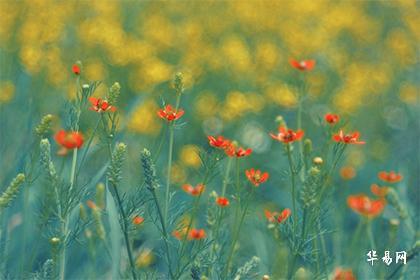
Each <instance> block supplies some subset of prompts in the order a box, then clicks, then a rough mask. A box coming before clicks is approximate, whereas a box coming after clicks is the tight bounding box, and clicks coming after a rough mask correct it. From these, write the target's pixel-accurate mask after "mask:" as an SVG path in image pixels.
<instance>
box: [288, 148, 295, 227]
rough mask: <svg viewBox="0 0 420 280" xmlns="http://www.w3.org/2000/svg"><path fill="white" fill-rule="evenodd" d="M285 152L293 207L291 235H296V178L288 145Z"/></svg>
mask: <svg viewBox="0 0 420 280" xmlns="http://www.w3.org/2000/svg"><path fill="white" fill-rule="evenodd" d="M286 150H287V159H288V160H289V168H290V178H291V183H292V207H293V213H292V217H293V233H294V234H295V233H296V223H297V220H296V219H297V212H296V178H295V170H294V166H293V159H292V152H291V149H290V143H287V144H286Z"/></svg>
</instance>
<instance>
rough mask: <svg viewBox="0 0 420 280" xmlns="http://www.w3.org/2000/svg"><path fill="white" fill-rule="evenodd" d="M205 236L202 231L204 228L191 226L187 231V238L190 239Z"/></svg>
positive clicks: (198, 238)
mask: <svg viewBox="0 0 420 280" xmlns="http://www.w3.org/2000/svg"><path fill="white" fill-rule="evenodd" d="M205 237H206V232H205V231H204V229H196V228H193V229H191V231H190V232H189V233H188V239H190V240H192V239H195V240H200V239H203V238H205Z"/></svg>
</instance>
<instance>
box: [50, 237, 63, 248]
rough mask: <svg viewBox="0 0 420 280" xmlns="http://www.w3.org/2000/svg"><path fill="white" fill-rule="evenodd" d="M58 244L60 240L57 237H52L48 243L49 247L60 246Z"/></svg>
mask: <svg viewBox="0 0 420 280" xmlns="http://www.w3.org/2000/svg"><path fill="white" fill-rule="evenodd" d="M60 242H61V240H60V238H58V237H52V238H51V239H50V243H51V245H53V246H56V245H58V244H60Z"/></svg>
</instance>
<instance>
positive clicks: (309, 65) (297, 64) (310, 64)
mask: <svg viewBox="0 0 420 280" xmlns="http://www.w3.org/2000/svg"><path fill="white" fill-rule="evenodd" d="M289 62H290V65H291V66H292V67H293V68H296V69H298V70H300V71H310V70H312V69H313V68H314V67H315V64H316V62H315V60H313V59H309V60H301V61H297V60H295V59H291V60H290V61H289Z"/></svg>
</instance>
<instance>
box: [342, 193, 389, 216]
mask: <svg viewBox="0 0 420 280" xmlns="http://www.w3.org/2000/svg"><path fill="white" fill-rule="evenodd" d="M347 205H348V206H349V207H350V208H351V209H352V210H353V211H354V212H356V213H357V214H360V215H362V216H365V217H366V218H369V219H373V218H375V217H376V216H378V215H380V214H381V213H382V211H383V210H384V208H385V205H386V201H385V200H384V199H382V198H381V199H376V200H373V199H370V198H369V197H368V196H367V195H365V194H359V195H350V196H349V197H348V198H347Z"/></svg>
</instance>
